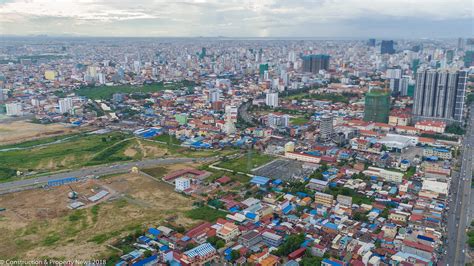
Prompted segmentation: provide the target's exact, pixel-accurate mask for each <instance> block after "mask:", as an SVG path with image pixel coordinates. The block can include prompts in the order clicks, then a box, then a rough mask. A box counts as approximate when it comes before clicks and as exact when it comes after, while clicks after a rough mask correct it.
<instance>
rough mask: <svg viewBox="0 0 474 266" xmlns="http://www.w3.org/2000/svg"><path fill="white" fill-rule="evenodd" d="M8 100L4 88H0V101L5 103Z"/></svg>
mask: <svg viewBox="0 0 474 266" xmlns="http://www.w3.org/2000/svg"><path fill="white" fill-rule="evenodd" d="M6 100H7V95H6V94H5V93H4V92H3V89H2V88H0V103H3V102H5V101H6Z"/></svg>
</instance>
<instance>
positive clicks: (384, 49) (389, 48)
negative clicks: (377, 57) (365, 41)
mask: <svg viewBox="0 0 474 266" xmlns="http://www.w3.org/2000/svg"><path fill="white" fill-rule="evenodd" d="M393 46H394V42H393V40H390V41H386V40H384V41H382V43H381V45H380V53H381V54H394V53H395V49H394V47H393Z"/></svg>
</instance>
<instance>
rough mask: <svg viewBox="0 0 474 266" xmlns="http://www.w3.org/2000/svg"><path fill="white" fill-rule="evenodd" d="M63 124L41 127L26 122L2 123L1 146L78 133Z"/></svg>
mask: <svg viewBox="0 0 474 266" xmlns="http://www.w3.org/2000/svg"><path fill="white" fill-rule="evenodd" d="M78 131H79V130H78V129H76V128H72V127H66V126H65V125H63V124H50V125H41V124H34V123H29V122H25V121H18V122H9V123H0V145H5V144H13V143H18V142H22V141H27V140H33V139H39V138H44V137H52V136H57V135H62V134H67V133H73V132H78Z"/></svg>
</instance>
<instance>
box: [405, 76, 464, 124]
mask: <svg viewBox="0 0 474 266" xmlns="http://www.w3.org/2000/svg"><path fill="white" fill-rule="evenodd" d="M466 80H467V72H466V71H446V70H439V71H437V70H424V71H419V72H418V73H417V74H416V87H415V95H414V99H413V114H414V115H415V116H416V117H423V118H437V119H442V120H451V121H457V122H461V121H462V119H463V113H464V98H465V94H466Z"/></svg>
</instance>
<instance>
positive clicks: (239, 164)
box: [216, 152, 275, 173]
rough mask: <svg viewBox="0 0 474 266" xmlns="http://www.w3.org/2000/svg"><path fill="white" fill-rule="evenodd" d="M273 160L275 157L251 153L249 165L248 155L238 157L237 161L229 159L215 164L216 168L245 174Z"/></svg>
mask: <svg viewBox="0 0 474 266" xmlns="http://www.w3.org/2000/svg"><path fill="white" fill-rule="evenodd" d="M274 159H275V157H273V156H270V155H266V154H261V153H256V152H252V156H251V159H250V165H249V164H248V155H247V154H245V155H244V156H242V157H239V158H237V159H231V160H227V161H222V162H220V163H219V164H217V165H216V166H217V167H222V168H226V169H230V170H233V171H236V172H244V173H245V172H246V173H250V171H251V170H252V169H254V168H256V167H258V166H261V165H264V164H266V163H268V162H271V161H273V160H274Z"/></svg>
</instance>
